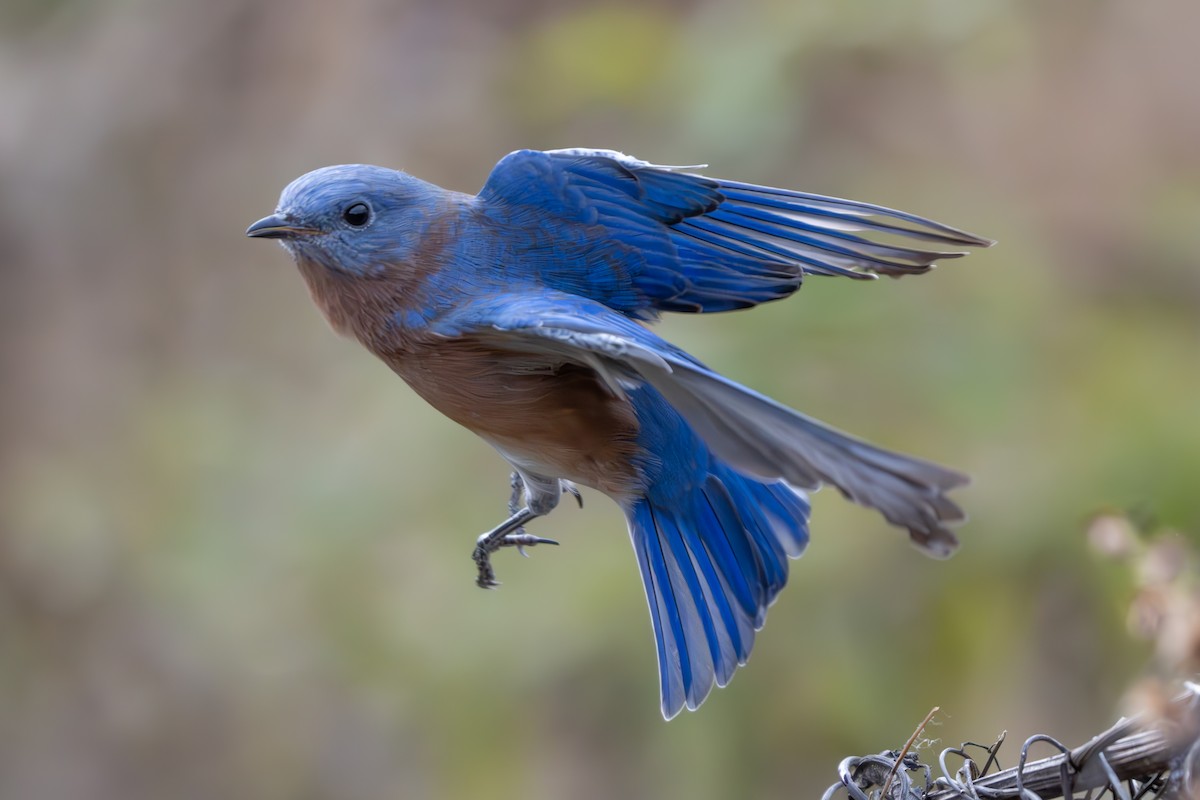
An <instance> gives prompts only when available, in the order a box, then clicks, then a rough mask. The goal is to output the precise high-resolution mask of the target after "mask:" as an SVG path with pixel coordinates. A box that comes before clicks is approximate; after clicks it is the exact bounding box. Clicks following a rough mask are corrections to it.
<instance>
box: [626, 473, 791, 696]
mask: <svg viewBox="0 0 1200 800" xmlns="http://www.w3.org/2000/svg"><path fill="white" fill-rule="evenodd" d="M709 462H710V463H709V464H708V465H707V467H706V468H703V469H705V472H706V474H704V475H702V476H699V479H698V480H694V481H689V482H687V483H686V485H685V486H683V488H682V496H681V488H680V485H679V484H676V485H674V486H673V489H674V490H673V491H671V492H669V493H664V492H663V490H662V489H661V488H659V489H657V490H656V488H655V487H651V488H650V490H649V491H648V493H647V494H646V495H645V496H643V497H642V498H640V499H638V500H637V501H636V502H635V503H634V504H633V505H632V507H631V508H629V510H628V519H629V529H630V535H631V537H632V539H633V545H634V551H635V553H636V554H637V558H638V564H639V566H640V568H641V573H642V581H643V583H644V585H645V589H646V596H647V600H648V603H649V606H650V618H651V622H652V624H653V627H654V636H655V642H656V645H657V649H658V661H659V680H660V685H661V690H662V711H663V716H665V717H667V718H668V719H670V718H671V717H673V716H675V714H677V713H678V712H679V711H680V710H681V709H682V708H684V707H685V706H686V707H687V708H689V709H696V708H698V707H699V706H700V704H701V703H702V702H703V701H704V699H705V698H706V697H707V696H708V694H709V692H710V691H711V690H712V687H713V685H714V684H716V685H717V686H724V685H725V684H726V683H728V682H729V680H730V678H732V676H733V672H734V671H735V670H736V669H737V667H738V666H740V665H742V664H744V663H746V660H747V658H749V656H750V650H751V648H752V647H753V646H754V632H755V631H756V630H757V629H758V628H761V627H762V625H763V622H764V621H765V619H766V611H767V606H768V605H770V603H771V601H772V600H774V598H775V595H776V594H777V593H778V592H779V590H780V589H781V588H783V584H784V583H785V582H786V581H787V569H788V567H787V558H788V557H789V556H792V557H794V556H797V555H799V554H800V553H801V552H802V551H803V549H804V545H805V543H806V542H807V539H808V530H807V524H808V502H807V500H806V499H805V498H804V496H803V495H802V494H800V493H799V492H797V491H795V490H793V489H792V488H791V487H789V486H787V485H786V484H784V483H770V484H768V483H761V482H759V481H757V480H755V479H753V478H749V477H746V476H743V475H741V474H739V473H737V472H734V471H733V470H731V469H729V468H728V467H726V466H725V465H724V464H722V463H720V462H718V461H716V460H715V459H712V458H711V456H710V457H709ZM668 494H669V496H668Z"/></svg>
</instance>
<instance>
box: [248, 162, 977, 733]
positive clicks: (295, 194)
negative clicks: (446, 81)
mask: <svg viewBox="0 0 1200 800" xmlns="http://www.w3.org/2000/svg"><path fill="white" fill-rule="evenodd" d="M695 169H698V168H697V167H661V166H655V165H652V164H649V163H647V162H644V161H639V160H637V159H634V158H630V157H629V156H625V155H622V154H620V153H616V152H613V151H608V150H559V151H548V152H539V151H530V150H522V151H518V152H516V153H512V154H510V155H509V156H506V157H505V158H504V159H502V160H501V161H500V163H498V164H497V165H496V168H495V169H494V170H493V172H492V174H491V175H490V176H489V178H488V179H487V182H486V183H485V185H484V186H483V188H482V189H481V190H480V192H479V194H478V195H466V194H460V193H456V192H449V191H446V190H444V189H441V188H439V187H437V186H434V185H433V184H429V183H426V182H424V181H420V180H418V179H416V178H413V177H412V176H409V175H406V174H404V173H401V172H395V171H393V170H387V169H383V168H380V167H370V166H364V165H349V166H340V167H328V168H325V169H322V170H317V171H315V172H312V173H309V174H308V175H305V176H303V177H301V178H299V179H298V180H296V181H295V182H293V183H292V184H291V185H290V186H289V187H288V188H286V189H285V190H284V192H283V195H282V197H281V198H280V202H279V207H278V209H277V211H276V213H275V214H273V215H271V216H269V217H267V218H265V219H263V220H260V221H259V222H257V223H255V224H254V225H252V226H251V227H250V229H249V231H247V233H248V234H249V235H251V236H256V237H262V238H274V239H279V240H281V241H282V242H283V244H284V245H285V246H286V247H287V248H288V250H289V251H290V252H291V253H292V255H293V256H294V257H295V259H296V262H297V265H298V266H299V268H300V271H301V273H302V274H303V276H304V278H305V280H306V281H307V282H308V284H309V287H310V289H311V290H312V295H313V298H314V300H315V301H316V303H317V305H318V306H319V307H320V308H321V310H322V311H323V312H324V313H325V315H326V317H327V318H328V319H329V321H330V323H331V324H332V325H333V327H334V328H335V329H337V330H338V331H340V332H343V333H345V334H347V335H351V336H354V337H355V338H357V339H358V340H359V341H360V342H362V344H363V345H364V346H366V347H367V348H368V349H370V350H371V351H372V352H374V353H375V354H376V355H378V356H379V357H380V358H381V359H383V360H384V361H385V362H386V363H387V364H388V365H389V366H390V367H391V368H392V369H393V370H394V371H395V372H396V373H397V374H399V375H400V376H401V377H402V378H404V379H405V380H406V381H407V382H408V383H409V385H410V386H412V388H413V389H414V390H415V391H417V392H418V393H419V394H420V395H421V396H422V397H424V398H425V399H426V400H428V401H429V402H430V403H431V404H433V405H434V406H435V407H437V408H438V409H439V410H441V411H442V412H443V413H445V414H446V415H447V416H449V417H451V418H452V419H454V420H456V421H457V422H459V423H461V424H462V425H464V426H466V427H467V428H469V429H470V430H472V431H474V432H475V433H477V434H478V435H479V436H481V437H482V438H483V439H484V440H485V441H487V442H488V443H489V444H491V445H492V446H493V447H495V448H496V450H497V451H499V452H500V454H501V455H502V456H503V457H504V458H505V459H507V460H508V461H509V462H510V463H511V465H512V467H513V470H514V487H515V491H514V495H513V499H512V506H511V508H510V514H509V516H508V517H507V518H506V519H505V520H504V521H503V522H502V523H501V524H500V525H498V526H497V527H496V528H494V529H493V530H491V531H489V532H487V533H486V534H484V535H483V536H481V537H480V539H479V541H478V543H477V547H476V550H475V553H474V559H475V561H476V565H477V567H478V573H479V576H478V583H479V584H480V585H481V586H493V585H496V584H495V578H494V573H493V571H492V567H491V562H490V557H491V554H492V553H493V552H494V551H495V550H496V549H498V548H500V547H505V546H520V547H528V546H532V545H536V544H545V543H548V542H549V540H546V539H542V538H540V537H538V536H536V535H533V534H531V533H528V532H527V531H526V530H525V527H524V526H525V525H526V524H527V523H529V522H530V521H532V520H534V519H536V518H537V517H539V516H542V515H544V514H546V513H549V512H550V511H551V510H552V509H553V508H554V507H555V505H556V504H557V503H558V500H559V497H560V495H561V494H562V493H563V492H575V491H576V490H575V484H576V483H580V484H584V485H588V486H592V487H594V488H596V489H598V490H600V491H602V492H604V493H606V494H608V495H609V496H610V497H612V498H613V499H614V500H615V501H616V502H617V503H618V504H619V505H620V506H621V508H622V509H623V510H624V511H625V514H626V518H627V520H628V524H629V532H630V537H631V539H632V542H633V548H634V552H635V554H636V556H637V561H638V565H639V568H640V570H641V575H642V580H643V583H644V584H645V588H646V596H647V601H648V605H649V608H650V617H651V621H652V625H653V630H654V636H655V642H656V646H657V651H658V663H659V677H660V683H661V687H662V711H663V714H664V715H665V716H666V717H668V718H670V717H671V716H673V715H674V714H676V713H678V711H679V710H680V709H682V708H684V707H686V708H691V709H694V708H696V707H698V706H699V705H700V703H701V702H703V700H704V698H705V697H706V696H707V695H708V693H709V692H710V691H711V689H712V687H713V686H714V685H717V686H724V685H725V684H726V683H728V681H729V680H730V679H731V678H732V676H733V673H734V671H735V670H736V669H737V668H738V666H739V665H741V664H744V663H745V662H746V659H747V658H749V656H750V652H751V649H752V648H753V645H754V636H755V632H756V631H757V630H758V629H760V628H761V627H762V625H763V623H764V622H765V620H766V613H767V608H768V607H769V606H770V604H771V603H772V601H773V600H774V599H775V597H776V595H777V594H778V593H779V591H780V590H781V589H782V588H783V586H784V584H785V583H786V582H787V577H788V559H789V558H795V557H797V556H799V555H800V554H801V553H802V552H803V550H804V548H805V546H806V545H807V543H808V516H809V504H808V499H807V496H806V495H805V491H812V490H815V489H817V488H819V487H820V486H821V485H823V484H831V485H833V486H835V487H836V488H837V489H838V490H840V491H841V492H842V493H843V494H844V495H846V496H847V497H849V498H850V499H851V500H854V501H855V502H858V503H861V504H863V505H866V506H869V507H871V508H875V509H877V510H878V511H879V512H880V513H881V514H883V516H884V517H885V518H886V519H887V520H888V521H889V522H891V523H893V524H894V525H897V526H899V527H901V528H904V529H906V530H907V531H908V534H909V537H910V538H911V539H912V541H913V542H914V543H915V544H916V545H917V546H918V547H920V548H922V549H923V550H924V551H925V552H927V553H929V554H930V555H934V556H937V557H945V556H948V555H949V554H950V553H951V552H952V551H953V549H954V547H955V546H956V544H957V540H956V538H955V536H954V533H953V532H952V530H951V527H952V526H953V525H954V524H956V523H958V522H960V521H961V520H962V518H963V515H962V512H961V510H960V509H959V508H958V506H957V505H955V504H954V503H953V502H952V501H951V500H950V499H949V498H948V496H947V493H948V492H949V491H950V490H952V489H953V488H955V487H957V486H960V485H962V484H963V483H964V482H965V480H966V479H965V477H964V476H962V475H960V474H959V473H957V472H954V471H953V470H949V469H946V468H944V467H940V466H938V465H936V464H932V463H930V462H927V461H922V460H920V459H915V458H912V457H909V456H904V455H900V454H897V453H892V452H889V451H887V450H883V449H881V448H878V447H875V446H874V445H871V444H868V443H867V442H864V441H861V440H859V439H855V438H854V437H851V436H848V435H847V434H844V433H842V432H840V431H837V430H835V429H833V428H830V427H828V426H827V425H824V424H823V423H820V422H818V421H816V420H814V419H811V418H809V417H807V416H805V415H803V414H801V413H799V412H797V411H794V410H792V409H790V408H787V407H786V406H783V405H781V404H780V403H777V402H775V401H774V400H771V399H770V398H768V397H765V396H763V395H761V394H759V393H757V392H755V391H753V390H751V389H748V388H746V387H744V386H741V385H740V384H737V383H735V382H733V381H731V380H729V379H728V378H725V377H723V376H721V375H719V374H717V373H715V372H713V371H712V370H710V369H709V368H707V367H706V366H705V365H704V364H702V363H701V362H700V361H698V360H697V359H695V358H693V357H692V356H690V355H688V354H687V353H686V352H684V351H683V350H681V349H680V348H678V347H676V346H674V345H672V344H670V343H669V342H667V341H665V340H663V339H662V338H660V337H659V336H657V335H656V334H654V333H653V332H652V331H650V330H649V329H648V328H647V327H646V326H645V325H644V324H642V323H643V322H645V321H651V320H653V319H655V318H656V317H657V316H658V315H659V314H660V313H662V312H666V311H676V312H691V313H705V312H719V311H728V310H732V309H738V308H746V307H750V306H754V305H757V304H759V303H765V302H769V301H772V300H777V299H780V298H782V297H786V296H788V295H790V294H791V293H793V292H795V291H796V289H798V288H799V286H800V284H801V282H802V281H803V279H804V276H805V275H842V276H847V277H853V278H873V277H876V276H877V275H889V276H893V277H899V276H902V275H908V274H917V273H922V272H925V271H928V270H929V269H930V268H931V267H932V265H933V263H934V262H935V261H938V260H942V259H946V258H953V257H956V256H960V255H963V253H962V252H961V251H959V250H957V249H946V248H948V247H949V248H959V247H969V246H986V245H988V244H990V243H989V242H988V241H987V240H986V239H982V238H980V237H977V236H974V235H973V234H969V233H966V232H964V231H960V230H957V229H954V228H950V227H948V226H946V225H942V224H940V223H936V222H933V221H931V220H927V219H924V218H921V217H917V216H914V215H912V214H907V213H904V212H900V211H895V210H892V209H888V208H883V207H880V206H874V205H870V204H866V203H859V202H856V201H850V200H841V199H837V198H831V197H824V196H821V195H813V194H806V193H802V192H793V191H789V190H784V189H774V188H770V187H763V186H755V185H752V184H745V183H738V182H735V181H725V180H718V179H714V178H708V177H704V176H702V175H698V174H695V173H694V172H693V170H695ZM916 244H919V245H920V246H914V245H916Z"/></svg>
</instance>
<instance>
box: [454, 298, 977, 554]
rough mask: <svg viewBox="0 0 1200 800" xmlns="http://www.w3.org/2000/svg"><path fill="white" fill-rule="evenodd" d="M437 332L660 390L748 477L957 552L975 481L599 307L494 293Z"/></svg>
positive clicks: (939, 550) (615, 386)
mask: <svg viewBox="0 0 1200 800" xmlns="http://www.w3.org/2000/svg"><path fill="white" fill-rule="evenodd" d="M434 330H435V332H437V333H439V334H441V335H445V336H461V335H471V336H474V337H478V338H480V339H481V340H482V341H484V342H486V343H487V344H488V345H489V346H494V347H497V348H500V349H502V350H507V351H512V352H528V353H533V354H538V355H542V356H545V355H551V356H554V357H556V358H560V359H562V360H563V361H564V362H573V363H578V364H582V365H585V366H588V367H590V368H592V369H594V370H595V371H596V373H597V374H598V375H599V376H600V377H601V378H602V379H603V380H604V382H605V383H606V385H607V386H609V387H610V388H611V390H612V391H613V392H614V393H616V394H621V393H623V392H624V391H626V390H627V389H628V388H629V387H632V386H644V385H648V386H651V387H653V388H654V389H655V390H657V391H658V392H659V393H660V394H661V395H662V396H663V397H664V398H665V399H666V400H667V402H669V403H670V404H671V406H672V407H674V408H675V410H676V411H678V412H679V413H680V414H681V415H682V416H683V418H684V419H685V420H686V421H687V423H688V424H689V425H690V426H691V428H692V429H693V430H694V431H695V432H696V434H697V435H698V436H699V437H700V438H701V439H702V440H703V441H704V442H705V444H707V445H708V447H709V448H710V449H711V450H712V452H713V453H714V454H715V455H716V456H717V457H718V458H720V459H721V460H722V461H724V462H725V463H727V464H729V465H730V466H731V467H732V468H733V469H735V470H737V471H738V472H741V473H743V474H746V475H749V476H752V477H754V478H756V479H760V480H763V481H774V480H784V481H787V482H788V483H789V484H791V485H792V486H796V487H798V488H801V489H816V488H818V487H820V486H821V485H822V484H830V485H832V486H835V487H837V488H838V490H839V491H841V492H842V494H844V495H845V496H846V497H848V498H849V499H851V500H853V501H854V502H856V503H859V504H860V505H864V506H867V507H870V508H874V509H876V510H878V511H879V512H880V513H882V514H883V516H884V517H885V518H886V519H887V520H888V521H889V522H891V523H892V524H894V525H897V526H899V527H902V528H905V529H906V530H908V532H909V537H910V538H911V539H912V541H913V542H914V543H915V544H916V545H917V546H918V547H921V548H922V549H923V550H925V551H926V552H927V553H929V554H930V555H934V556H936V557H941V558H944V557H946V556H949V555H950V554H951V553H952V552H953V550H954V548H955V547H956V546H957V538H956V537H955V536H954V533H953V532H952V531H951V530H950V526H952V525H953V524H955V523H957V522H961V521H962V519H963V514H962V511H961V510H960V509H959V507H958V506H957V505H955V504H954V502H952V501H951V500H950V499H949V498H948V497H947V496H946V493H947V492H948V491H949V490H950V489H953V488H955V487H957V486H961V485H963V484H964V483H966V478H965V476H963V475H961V474H960V473H958V472H955V471H953V470H949V469H946V468H944V467H940V466H938V465H936V464H933V463H931V462H928V461H923V460H920V459H916V458H912V457H910V456H905V455H901V454H899V453H893V452H890V451H887V450H884V449H882V448H879V447H875V446H874V445H871V444H868V443H867V442H864V441H862V440H860V439H856V438H854V437H852V436H849V435H848V434H845V433H842V432H840V431H837V430H835V429H833V428H830V427H828V426H826V425H824V424H823V423H821V422H818V421H817V420H815V419H812V418H810V417H807V416H805V415H803V414H801V413H799V412H798V411H794V410H792V409H790V408H788V407H786V406H784V405H782V404H780V403H777V402H775V401H774V400H772V399H770V398H769V397H766V396H764V395H762V394H759V393H758V392H755V391H753V390H752V389H748V388H746V387H745V386H742V385H740V384H738V383H735V382H734V381H731V380H729V379H728V378H725V377H722V376H721V375H718V374H717V373H715V372H713V371H712V370H710V369H708V368H707V367H705V366H704V365H703V364H701V363H700V362H699V361H697V360H695V359H694V358H692V357H691V356H689V355H688V354H687V353H685V352H684V351H682V350H681V349H679V348H678V347H675V346H674V345H672V344H670V343H669V342H667V341H665V340H663V339H662V338H660V337H659V336H657V335H655V334H654V333H653V332H652V331H650V330H648V329H647V328H646V327H644V326H643V325H640V324H639V323H637V322H635V321H633V320H631V319H628V318H627V317H624V316H622V315H621V314H619V313H617V312H615V311H613V310H612V309H610V308H608V307H607V306H605V305H602V304H601V303H599V302H597V301H593V300H589V299H587V298H583V297H578V296H576V295H570V294H566V293H561V292H555V291H545V290H543V291H539V292H523V293H508V294H501V295H493V296H488V297H484V298H480V299H477V300H474V301H472V302H470V303H467V304H465V305H463V306H462V307H460V308H459V309H458V310H456V311H454V312H453V313H451V314H449V315H447V316H445V317H442V318H441V319H440V320H439V321H438V322H437V323H436V326H435V328H434Z"/></svg>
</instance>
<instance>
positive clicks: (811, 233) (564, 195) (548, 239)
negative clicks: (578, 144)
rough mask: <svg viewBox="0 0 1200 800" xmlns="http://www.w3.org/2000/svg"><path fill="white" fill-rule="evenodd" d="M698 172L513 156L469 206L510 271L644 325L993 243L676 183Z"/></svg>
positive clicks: (736, 186) (924, 222)
mask: <svg viewBox="0 0 1200 800" xmlns="http://www.w3.org/2000/svg"><path fill="white" fill-rule="evenodd" d="M697 168H698V167H664V166H656V165H653V164H650V163H647V162H645V161H640V160H638V159H635V158H631V157H629V156H626V155H623V154H621V153H617V152H615V151H611V150H581V149H575V150H550V151H545V152H543V151H537V150H518V151H517V152H515V153H511V154H509V155H508V156H506V157H505V158H503V159H502V160H501V161H500V162H499V163H498V164H497V165H496V167H495V169H494V170H493V171H492V173H491V175H490V176H489V177H488V180H487V182H486V183H485V184H484V186H483V188H482V189H481V190H480V192H479V199H480V201H481V208H482V209H483V212H484V214H485V216H486V217H487V218H488V219H490V220H491V221H492V222H493V223H495V225H494V231H493V232H494V233H495V235H496V236H497V242H502V243H503V244H502V246H501V249H502V251H504V255H505V256H506V260H507V265H508V268H510V269H522V270H532V271H534V272H536V274H537V277H538V279H539V280H541V281H542V282H543V283H544V284H545V285H548V286H551V287H553V288H556V289H559V290H561V291H565V292H570V293H572V294H580V295H583V296H586V297H591V298H593V299H596V300H599V301H600V302H602V303H604V304H606V305H608V306H610V307H611V308H615V309H617V310H618V311H621V312H622V313H625V314H629V315H631V316H635V317H639V318H643V319H650V318H653V317H654V316H655V315H656V314H657V313H658V312H660V311H681V312H706V311H728V310H732V309H737V308H746V307H749V306H753V305H757V304H758V303H764V302H767V301H770V300H777V299H779V298H782V297H786V296H788V295H790V294H791V293H792V292H794V291H796V289H798V288H799V286H800V283H801V281H802V280H803V277H804V275H806V274H811V275H843V276H847V277H853V278H873V277H875V276H876V275H889V276H893V277H898V276H901V275H911V274H919V273H922V272H927V271H928V270H929V269H930V268H931V267H932V266H933V264H934V262H935V261H938V260H940V259H947V258H957V257H959V256H962V255H965V253H964V252H962V251H961V250H956V249H946V248H947V247H950V248H958V247H986V246H988V245H990V244H991V242H990V241H989V240H987V239H984V238H981V237H979V236H975V235H974V234H970V233H967V232H965V231H961V230H957V229H955V228H951V227H949V226H946V225H942V224H940V223H937V222H933V221H932V220H928V219H924V218H922V217H918V216H914V215H912V214H906V213H904V212H901V211H895V210H893V209H889V208H884V207H882V206H876V205H870V204H867V203H859V202H855V201H852V200H841V199H838V198H834V197H824V196H822V195H815V194H806V193H803V192H793V191H788V190H785V189H773V188H769V187H765V186H755V185H753V184H747V183H739V182H736V181H725V180H718V179H714V178H707V177H704V176H701V175H696V174H694V173H691V172H686V171H684V170H690V169H697ZM911 240H915V241H916V242H919V243H922V246H919V247H918V246H912V245H911V244H910V241H911ZM517 264H519V265H520V266H519V267H516V266H514V265H517Z"/></svg>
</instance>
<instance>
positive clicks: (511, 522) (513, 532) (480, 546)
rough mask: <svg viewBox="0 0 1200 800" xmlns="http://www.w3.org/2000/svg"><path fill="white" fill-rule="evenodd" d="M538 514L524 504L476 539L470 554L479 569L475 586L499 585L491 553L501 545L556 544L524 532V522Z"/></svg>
mask: <svg viewBox="0 0 1200 800" xmlns="http://www.w3.org/2000/svg"><path fill="white" fill-rule="evenodd" d="M540 516H541V514H538V513H536V512H534V511H532V510H530V508H529V507H528V506H526V507H525V508H522V509H520V510H518V511H517V513H515V514H513V515H512V516H511V517H509V518H508V519H506V520H504V522H501V523H500V524H499V525H497V526H496V527H495V528H492V529H491V530H490V531H488V532H487V533H485V534H483V535H482V536H480V537H479V539H477V540H476V542H475V552H474V553H473V554H472V555H471V558H472V559H474V561H475V566H476V568H477V569H478V570H479V574H478V575H477V576H476V578H475V585H476V586H478V587H479V588H481V589H494V588H495V587H497V586H499V585H500V582H499V581H497V580H496V572H495V570H493V569H492V553H494V552H496V551H497V550H499V549H500V548H501V547H531V546H533V545H535V544H558V542H556V541H554V540H553V539H544V538H542V537H540V536H534V535H533V534H531V533H525V530H524V526H525V523H526V522H529V521H530V520H531V519H536V518H538V517H540Z"/></svg>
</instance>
